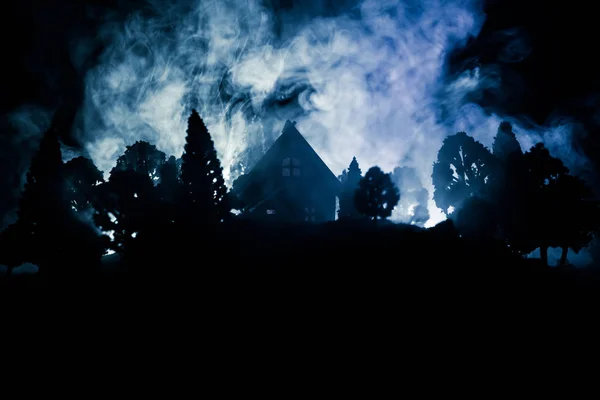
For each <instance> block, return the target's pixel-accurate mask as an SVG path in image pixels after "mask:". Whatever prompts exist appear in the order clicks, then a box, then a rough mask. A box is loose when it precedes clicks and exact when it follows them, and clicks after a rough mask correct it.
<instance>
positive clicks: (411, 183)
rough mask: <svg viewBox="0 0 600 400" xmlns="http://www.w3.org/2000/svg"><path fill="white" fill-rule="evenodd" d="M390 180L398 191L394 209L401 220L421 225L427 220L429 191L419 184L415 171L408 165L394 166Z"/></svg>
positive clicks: (419, 180)
mask: <svg viewBox="0 0 600 400" xmlns="http://www.w3.org/2000/svg"><path fill="white" fill-rule="evenodd" d="M392 181H393V182H394V183H395V184H396V186H397V187H398V190H399V192H400V201H399V203H398V207H396V210H397V211H399V213H400V217H401V220H402V222H405V223H408V224H415V225H418V226H423V224H425V223H426V222H427V220H429V210H428V208H427V202H428V200H429V193H428V192H427V189H425V188H424V187H423V185H422V184H421V179H419V177H418V176H417V171H416V170H415V169H414V168H410V167H396V168H394V171H392Z"/></svg>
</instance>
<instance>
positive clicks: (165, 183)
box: [157, 156, 180, 203]
mask: <svg viewBox="0 0 600 400" xmlns="http://www.w3.org/2000/svg"><path fill="white" fill-rule="evenodd" d="M159 175H160V183H159V184H158V187H157V189H158V192H159V198H160V199H161V201H164V202H169V203H174V202H175V201H176V200H177V198H178V195H179V189H180V180H179V167H178V166H177V160H176V159H175V156H171V157H169V159H168V160H167V162H166V163H164V164H163V165H161V166H160V167H159Z"/></svg>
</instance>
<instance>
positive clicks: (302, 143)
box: [241, 120, 340, 191]
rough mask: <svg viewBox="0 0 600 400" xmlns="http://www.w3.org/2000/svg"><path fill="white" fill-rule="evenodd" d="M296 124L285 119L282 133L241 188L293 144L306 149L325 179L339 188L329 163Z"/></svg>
mask: <svg viewBox="0 0 600 400" xmlns="http://www.w3.org/2000/svg"><path fill="white" fill-rule="evenodd" d="M295 125H296V123H295V122H291V121H290V120H286V121H285V125H284V126H283V130H282V132H281V135H279V137H278V138H277V140H276V141H275V143H273V145H272V146H271V148H270V149H269V150H268V151H267V152H266V153H265V154H264V155H263V156H262V158H261V159H260V160H259V161H258V163H256V165H255V166H254V167H253V168H252V170H251V171H250V173H249V174H248V179H246V180H245V182H244V184H243V187H242V188H241V190H242V191H243V190H244V189H245V188H246V186H247V185H248V184H249V183H250V182H252V181H254V180H255V179H257V178H258V175H260V174H261V173H262V172H264V171H265V170H266V169H267V168H268V166H269V165H270V164H271V162H274V160H273V158H274V157H275V155H277V154H280V153H284V150H285V149H286V148H287V147H291V146H295V147H296V148H300V147H301V150H302V151H305V152H306V153H307V154H309V155H310V156H311V157H312V158H313V161H314V162H315V164H316V167H317V169H318V171H319V172H320V173H321V174H322V176H323V177H324V179H326V180H327V181H328V183H329V184H330V185H331V186H332V187H334V188H338V187H339V186H340V181H339V180H338V179H337V177H336V176H335V175H334V173H333V172H331V170H330V169H329V167H328V166H327V164H325V162H324V161H323V160H322V159H321V157H319V155H318V154H317V152H316V151H315V150H314V149H313V148H312V146H311V145H310V144H309V143H308V141H307V140H306V139H305V138H304V136H302V134H301V133H300V132H299V131H298V129H296V126H295ZM278 162H279V161H278Z"/></svg>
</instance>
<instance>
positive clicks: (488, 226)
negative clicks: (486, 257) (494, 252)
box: [453, 196, 498, 241]
mask: <svg viewBox="0 0 600 400" xmlns="http://www.w3.org/2000/svg"><path fill="white" fill-rule="evenodd" d="M494 211H495V210H494V205H493V204H492V203H491V202H489V201H487V200H484V199H482V198H479V197H476V196H474V197H470V198H468V199H467V200H465V201H464V202H463V204H462V206H461V208H460V209H459V210H458V211H457V212H456V216H455V217H454V218H453V219H454V222H455V226H456V229H457V230H458V231H459V232H460V233H461V235H463V236H464V237H465V238H468V239H471V240H480V241H481V240H491V239H493V237H494V236H495V234H496V231H497V227H498V220H497V215H496V213H495V212H494Z"/></svg>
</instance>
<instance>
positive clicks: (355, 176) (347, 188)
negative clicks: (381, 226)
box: [338, 157, 362, 219]
mask: <svg viewBox="0 0 600 400" xmlns="http://www.w3.org/2000/svg"><path fill="white" fill-rule="evenodd" d="M361 177H362V171H361V170H360V167H359V166H358V161H356V157H353V158H352V162H351V163H350V166H349V167H348V170H347V171H346V170H344V171H343V172H342V175H340V176H339V179H340V182H341V183H342V185H341V186H342V188H341V193H340V208H339V210H338V218H340V219H341V218H358V217H360V213H359V212H358V211H357V210H356V206H355V205H354V193H355V192H356V189H358V183H359V182H360V179H361Z"/></svg>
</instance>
